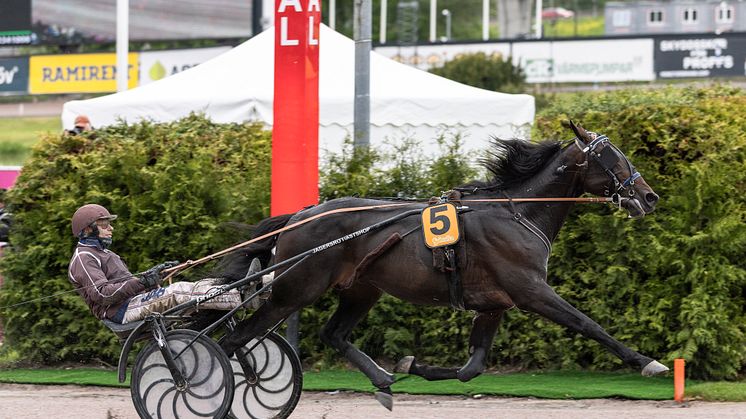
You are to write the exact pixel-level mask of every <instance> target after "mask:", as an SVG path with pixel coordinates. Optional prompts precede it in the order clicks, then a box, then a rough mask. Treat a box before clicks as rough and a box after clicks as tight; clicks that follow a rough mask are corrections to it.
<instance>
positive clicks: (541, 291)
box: [511, 282, 668, 376]
mask: <svg viewBox="0 0 746 419" xmlns="http://www.w3.org/2000/svg"><path fill="white" fill-rule="evenodd" d="M532 291H533V292H531V293H530V294H529V295H524V296H523V298H515V297H514V298H513V301H515V302H516V305H517V306H518V308H520V309H523V310H528V311H532V312H534V313H536V314H540V315H542V316H544V317H546V318H547V319H549V320H552V321H553V322H555V323H558V324H560V325H563V326H565V327H567V328H569V329H571V330H574V331H576V332H578V333H580V334H582V335H583V336H585V337H588V338H591V339H593V340H595V341H597V342H598V343H600V344H601V345H603V346H605V347H606V348H607V349H608V350H609V351H611V352H612V353H613V354H614V355H616V356H617V357H619V359H621V360H622V361H623V362H624V363H626V364H627V365H632V366H636V367H640V368H642V375H645V376H651V375H657V374H662V373H664V372H666V371H668V368H667V367H666V366H664V365H663V364H661V363H659V362H658V361H655V360H653V359H652V358H648V357H646V356H643V355H641V354H639V353H637V352H635V351H633V350H632V349H629V348H627V347H626V346H624V345H623V344H622V343H620V342H619V341H617V340H616V339H614V338H613V337H611V336H610V335H609V334H608V333H607V332H606V331H605V330H604V329H603V328H602V327H601V326H600V325H599V324H598V323H596V322H595V321H593V320H592V319H591V318H590V317H588V316H586V315H585V314H583V313H582V312H581V311H580V310H578V309H576V308H575V307H573V306H572V305H571V304H570V303H568V302H567V301H565V300H563V299H562V297H560V296H559V295H557V293H556V292H554V290H553V289H552V288H551V287H550V286H549V285H548V284H546V283H545V282H541V285H539V286H536V287H534V288H533V290H532ZM511 297H513V296H512V295H511Z"/></svg>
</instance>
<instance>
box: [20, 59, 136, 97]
mask: <svg viewBox="0 0 746 419" xmlns="http://www.w3.org/2000/svg"><path fill="white" fill-rule="evenodd" d="M137 55H138V54H137V53H136V52H133V53H130V54H129V56H128V57H127V61H128V62H129V81H128V86H129V88H130V89H131V88H134V87H137V76H138V68H137V64H138V56H137ZM29 61H30V64H29V65H30V66H31V70H30V75H29V91H30V92H31V93H33V94H37V93H99V92H102V93H103V92H116V90H117V80H116V75H117V56H116V54H111V53H107V54H70V55H35V56H32V57H31V58H29Z"/></svg>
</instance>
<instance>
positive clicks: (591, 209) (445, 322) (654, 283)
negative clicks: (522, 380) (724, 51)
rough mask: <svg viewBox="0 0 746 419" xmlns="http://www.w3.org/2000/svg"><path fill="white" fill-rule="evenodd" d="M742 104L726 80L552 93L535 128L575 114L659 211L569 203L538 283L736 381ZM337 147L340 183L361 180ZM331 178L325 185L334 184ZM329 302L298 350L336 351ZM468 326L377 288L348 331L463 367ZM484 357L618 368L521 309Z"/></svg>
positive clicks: (456, 316)
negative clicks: (371, 304) (638, 177)
mask: <svg viewBox="0 0 746 419" xmlns="http://www.w3.org/2000/svg"><path fill="white" fill-rule="evenodd" d="M745 105H746V94H745V93H744V92H743V91H742V90H738V89H733V88H729V87H723V86H720V87H714V88H704V89H689V88H684V89H673V88H670V89H664V90H660V91H651V90H640V89H631V90H625V91H619V92H610V93H585V94H572V95H562V96H560V100H559V101H557V102H555V103H551V104H550V106H548V107H547V109H545V110H544V111H543V112H542V113H541V114H540V115H539V116H538V118H537V124H536V128H535V130H534V133H533V136H534V138H555V139H569V138H571V134H570V131H569V130H568V129H567V128H565V127H563V126H562V123H563V122H564V121H566V120H567V119H569V118H573V119H574V120H576V121H582V123H583V124H584V126H586V127H587V128H588V129H591V130H595V131H598V132H602V133H605V134H607V135H608V136H609V137H610V138H611V139H612V140H613V142H614V144H616V145H618V146H619V147H620V148H621V149H622V150H624V151H625V152H626V154H627V155H628V156H629V157H630V159H631V160H632V161H633V162H634V163H635V164H636V165H637V167H638V169H639V171H640V172H641V173H642V174H643V176H644V177H645V179H646V180H647V182H648V183H649V184H650V185H651V186H652V187H653V188H654V189H655V190H656V191H657V192H658V193H659V194H660V196H661V200H660V202H659V204H658V209H657V210H656V212H654V213H653V214H651V215H649V216H647V217H645V218H644V219H639V220H637V219H635V220H630V219H627V218H626V214H625V213H624V212H623V211H617V210H615V209H614V208H611V207H601V206H597V205H578V206H576V208H575V209H574V210H573V212H572V214H571V215H570V217H569V218H568V222H567V224H566V225H565V227H564V228H563V230H562V232H561V234H560V237H559V239H558V240H557V241H556V242H555V245H554V250H553V255H552V257H551V260H550V262H549V269H550V272H549V276H550V277H549V281H550V283H551V284H552V285H554V286H555V288H556V290H557V291H558V293H559V294H560V295H562V296H563V297H564V298H566V299H567V300H569V301H570V302H571V303H572V304H574V305H576V306H577V307H578V308H580V309H581V310H583V311H584V312H586V313H587V314H588V315H590V316H591V317H592V318H593V319H595V320H596V321H597V322H599V323H600V324H601V325H602V326H603V327H605V328H606V329H607V330H608V331H609V332H610V333H611V334H612V335H614V336H615V337H616V338H617V339H619V340H621V341H622V342H624V343H625V344H627V345H628V346H630V347H632V348H634V349H636V350H638V351H640V352H642V353H644V354H647V355H649V356H652V357H656V358H659V359H661V360H662V361H663V362H665V363H667V364H669V365H671V364H672V360H673V359H674V358H678V357H683V358H685V359H686V360H687V368H688V373H689V375H691V376H693V377H699V378H713V379H720V378H733V377H735V376H736V375H737V374H738V373H739V371H741V370H742V369H743V367H744V364H745V363H746V335H745V334H744V332H745V331H746V326H745V322H744V320H746V319H745V316H744V308H745V303H746V300H745V297H746V295H745V290H746V287H744V285H746V264H745V262H744V255H745V254H746V223H744V221H746V193H745V192H746V165H745V164H744V160H745V158H746V151H745V150H746V115H744V113H743V109H744V106H745ZM404 154H405V155H406V153H404ZM348 155H349V156H350V157H349V158H348V159H347V160H346V161H347V162H348V163H350V164H349V165H348V166H347V169H351V170H352V171H353V174H348V175H347V176H346V177H343V179H347V180H351V181H353V182H349V183H347V185H348V186H350V187H351V188H352V189H350V190H346V191H344V192H345V193H346V194H349V193H351V192H353V191H354V190H355V189H354V188H355V187H356V186H355V182H354V180H356V179H357V180H358V183H360V182H359V174H355V171H356V170H358V168H359V165H358V164H357V163H356V162H355V158H354V156H353V155H352V154H350V153H348ZM343 160H344V159H343ZM387 161H389V160H387ZM436 165H437V164H436ZM436 165H434V166H433V167H435V166H436ZM332 172H333V171H332ZM338 172H339V171H338ZM341 172H344V170H342V171H341ZM358 172H359V170H358ZM336 176H337V177H334V179H336V181H335V184H345V183H344V182H341V181H339V176H338V174H337V175H336ZM377 179H385V175H383V174H382V175H380V176H378V177H377ZM338 189H339V188H338ZM390 192H393V191H390ZM337 195H344V194H334V195H333V196H337ZM333 305H334V301H333V299H332V298H327V299H324V300H322V301H321V302H320V303H319V305H318V306H317V307H316V309H313V310H306V311H304V313H303V322H302V327H303V332H304V336H305V337H306V338H305V339H304V340H303V341H302V344H303V345H302V348H303V352H304V354H306V355H315V354H321V353H323V354H325V356H319V355H315V356H316V359H317V360H318V361H319V364H320V365H323V364H324V363H325V362H331V361H332V360H333V359H335V358H334V356H333V355H332V354H331V353H330V352H328V351H327V352H322V351H323V350H324V348H323V346H321V345H320V344H319V343H318V339H316V337H315V336H316V331H317V330H318V328H319V327H321V325H322V324H323V320H324V319H326V318H328V315H329V311H330V310H331V309H333ZM470 323H471V316H470V315H469V314H468V313H457V312H453V311H450V310H448V309H436V308H427V307H425V308H423V307H414V306H412V305H409V304H403V303H401V302H400V301H398V300H395V299H393V298H384V299H382V301H381V302H380V303H379V304H378V305H377V306H376V308H375V309H374V310H373V311H372V312H371V314H370V315H369V316H368V317H367V318H366V319H365V320H363V322H362V323H361V325H360V326H359V327H358V328H357V329H356V330H355V331H354V332H353V339H354V340H355V342H356V343H357V344H358V345H359V346H360V347H362V348H363V349H364V350H365V351H366V352H368V353H370V354H371V355H372V356H374V357H376V358H379V359H388V360H390V361H394V360H396V359H398V358H399V357H400V356H402V355H407V354H416V355H417V356H418V357H420V358H421V359H424V360H426V361H429V362H437V363H440V364H451V365H460V364H461V363H463V362H464V361H465V359H466V357H467V347H466V346H467V342H468V336H469V332H470ZM490 365H491V366H492V367H496V368H511V367H522V368H593V369H618V368H620V367H622V365H621V363H620V361H619V360H618V359H617V358H615V357H614V356H612V355H611V354H609V353H608V352H607V351H606V350H605V349H603V348H602V347H600V345H598V344H597V343H595V342H593V341H590V340H588V339H585V338H582V337H580V336H578V335H577V334H575V333H572V332H569V331H568V330H566V329H564V328H562V327H560V326H557V325H555V324H553V323H550V322H548V321H545V320H543V319H542V318H539V317H538V316H535V315H529V314H526V313H522V312H520V311H518V310H513V311H511V312H509V313H508V314H507V315H506V318H505V321H504V323H503V326H502V327H501V329H500V331H499V333H498V336H497V338H496V340H495V342H494V345H493V353H492V355H491V358H490Z"/></svg>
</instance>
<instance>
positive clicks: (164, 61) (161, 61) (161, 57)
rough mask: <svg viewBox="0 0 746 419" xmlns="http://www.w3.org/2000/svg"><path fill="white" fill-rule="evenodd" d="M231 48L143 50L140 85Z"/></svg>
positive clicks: (170, 74) (189, 66)
mask: <svg viewBox="0 0 746 419" xmlns="http://www.w3.org/2000/svg"><path fill="white" fill-rule="evenodd" d="M230 49H231V47H214V48H198V49H183V50H176V51H146V52H141V53H140V86H144V85H146V84H148V83H152V82H154V81H156V80H160V79H163V78H166V77H168V76H173V75H174V74H177V73H181V72H182V71H184V70H188V69H190V68H192V67H194V66H196V65H199V64H202V63H203V62H205V61H207V60H209V59H211V58H213V57H216V56H218V55H220V54H222V53H224V52H226V51H229V50H230Z"/></svg>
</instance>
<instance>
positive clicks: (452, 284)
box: [164, 132, 641, 310]
mask: <svg viewBox="0 0 746 419" xmlns="http://www.w3.org/2000/svg"><path fill="white" fill-rule="evenodd" d="M588 133H589V135H591V138H592V140H591V142H590V143H588V144H587V145H584V144H582V143H581V142H580V140H579V139H578V138H575V144H576V145H577V146H578V148H579V149H580V150H581V151H582V152H583V154H585V162H584V163H581V164H578V166H586V167H587V162H588V157H589V156H590V158H593V159H594V161H596V162H598V164H599V166H600V167H601V168H602V169H603V170H604V172H605V173H606V174H607V175H608V176H609V178H610V183H609V188H607V191H606V193H605V195H607V197H606V198H595V197H588V198H567V197H559V198H511V197H509V196H508V195H507V194H505V193H504V192H502V193H503V195H504V196H505V198H496V199H494V198H493V199H465V200H462V199H461V198H462V192H465V193H469V192H471V193H475V192H477V191H478V190H481V189H495V187H494V186H490V187H475V188H469V189H460V188H455V189H454V190H451V191H448V192H445V193H444V194H443V195H442V196H441V197H439V198H438V197H433V198H431V199H430V200H429V201H428V207H426V208H425V210H423V214H424V213H425V211H427V210H428V209H429V208H432V207H433V206H439V205H443V204H449V205H453V206H454V207H455V208H456V215H455V220H456V222H455V224H456V227H455V228H456V229H457V231H458V233H459V234H457V239H456V240H455V241H453V242H450V243H448V244H446V245H442V246H441V245H437V246H431V245H428V247H430V248H431V250H432V252H433V267H434V268H436V269H438V270H440V271H442V272H444V273H446V274H447V275H446V283H447V285H448V294H449V299H450V305H451V306H452V307H453V308H455V309H458V310H464V309H465V305H464V297H463V288H462V281H461V275H460V273H459V267H463V266H464V265H465V260H466V251H465V244H464V242H465V240H461V239H462V238H463V237H462V236H463V230H462V229H461V227H460V223H458V222H457V220H458V216H459V215H460V214H463V213H465V212H469V211H473V210H472V209H470V208H468V207H465V206H462V205H461V204H462V203H464V202H507V203H508V204H509V205H510V208H511V211H512V213H513V219H514V220H515V221H516V222H518V223H519V224H521V225H522V226H523V227H524V228H526V229H527V230H528V231H530V232H531V233H532V234H534V235H535V236H536V237H537V238H538V239H539V240H540V241H541V242H542V244H543V245H544V247H545V248H546V249H547V257H548V255H549V254H551V251H552V243H551V241H550V240H549V238H548V237H547V236H546V234H544V232H543V231H541V229H540V228H539V227H537V226H536V225H535V224H534V223H532V222H531V221H530V220H529V219H527V218H526V217H524V216H523V215H522V214H521V213H520V212H519V211H518V210H517V209H516V207H515V203H519V202H599V203H600V202H611V203H614V204H617V205H619V206H620V207H621V203H622V199H624V198H622V196H621V194H622V193H626V194H627V196H628V197H632V196H634V189H631V188H630V186H632V185H634V183H635V180H637V179H638V178H640V177H641V175H640V173H639V172H638V171H637V170H636V169H635V167H634V166H633V165H632V163H631V162H630V161H629V159H627V158H626V156H624V154H623V153H622V152H621V151H620V150H619V149H618V148H617V147H616V146H614V144H612V143H611V142H610V140H609V138H608V137H607V136H605V135H599V134H596V133H593V132H588ZM599 146H603V147H601V148H600V150H598V151H597V150H596V149H597V148H598V147H599ZM622 159H623V160H624V161H625V162H626V163H627V167H628V169H629V172H630V175H629V177H627V179H625V180H621V179H620V178H619V177H618V176H617V175H616V174H615V173H614V171H613V168H614V166H615V165H616V164H617V163H618V162H619V161H620V160H622ZM612 190H613V191H614V193H613V194H611V191H612ZM610 194H611V197H608V195H610ZM406 205H409V204H408V203H392V204H383V205H372V206H366V207H352V208H340V209H336V210H331V211H327V212H324V213H321V214H316V215H315V216H313V217H310V218H307V219H304V220H301V221H299V222H296V223H294V224H291V225H286V226H285V227H283V228H281V229H279V230H276V231H272V232H269V233H267V234H264V235H262V236H260V237H256V238H253V239H251V240H249V241H246V242H243V243H239V244H237V245H235V246H232V247H230V248H227V249H224V250H222V251H220V252H217V253H214V254H212V255H208V256H205V257H203V258H201V259H199V260H196V261H192V260H189V261H187V262H185V263H183V264H181V265H179V266H176V267H173V268H170V269H167V270H165V271H164V272H166V273H169V276H168V277H167V279H170V278H171V277H172V276H173V275H175V274H176V273H177V272H179V271H182V270H184V269H188V268H190V267H192V266H195V265H198V264H201V263H204V262H207V261H209V260H213V259H215V258H218V257H220V256H223V255H225V254H227V253H230V252H233V251H235V250H238V249H240V248H242V247H245V246H247V245H249V244H251V243H254V242H256V241H259V240H263V239H265V238H268V237H271V236H275V235H277V234H279V233H280V232H282V231H286V230H290V229H292V228H295V227H297V226H299V225H302V224H305V223H307V222H310V221H312V220H315V219H317V218H321V217H323V216H326V215H329V214H334V213H342V212H356V211H364V210H368V209H373V208H390V207H399V206H406ZM423 217H424V215H423ZM423 226H424V225H423ZM419 228H421V227H420V226H417V227H415V228H413V229H411V230H409V231H407V232H405V233H404V234H400V233H395V234H394V235H392V236H391V237H389V238H388V239H387V240H385V241H384V242H383V243H381V244H380V245H379V246H378V247H376V248H375V249H373V251H371V252H370V254H368V255H366V256H365V257H364V258H363V260H362V261H361V263H360V264H358V266H357V267H356V268H355V270H354V272H353V274H352V275H351V276H350V277H349V278H346V279H345V280H343V281H341V282H340V283H338V284H336V286H337V287H338V288H346V287H349V286H350V285H352V283H353V282H354V280H355V279H356V278H357V277H358V276H359V275H360V274H361V273H362V271H364V270H365V269H366V268H367V267H368V266H369V265H370V264H371V263H372V262H373V261H374V260H375V259H377V258H378V257H379V256H381V255H382V254H383V253H385V252H386V251H387V250H388V249H390V248H391V247H393V246H394V245H395V244H397V243H398V242H400V241H401V240H402V239H403V238H404V237H406V236H408V235H409V234H411V233H413V232H415V231H416V230H418V229H419Z"/></svg>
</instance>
